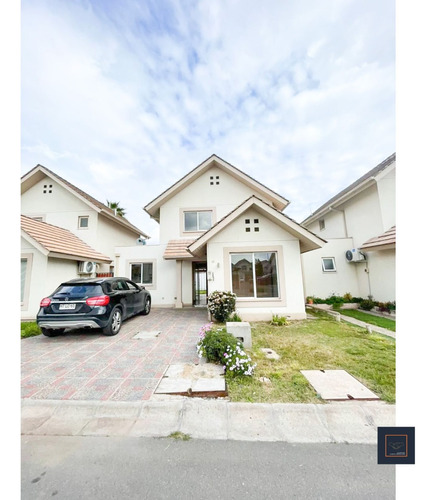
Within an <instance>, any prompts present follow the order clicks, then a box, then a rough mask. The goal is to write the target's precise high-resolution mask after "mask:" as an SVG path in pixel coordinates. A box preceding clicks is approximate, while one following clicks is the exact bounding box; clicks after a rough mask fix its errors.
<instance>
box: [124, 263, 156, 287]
mask: <svg viewBox="0 0 435 500" xmlns="http://www.w3.org/2000/svg"><path fill="white" fill-rule="evenodd" d="M129 264H130V273H129V276H130V278H129V279H130V281H133V283H136V282H135V281H134V280H133V276H132V266H134V265H136V266H141V281H140V283H136V284H137V285H144V286H147V287H151V286H153V285H154V283H155V279H156V278H155V263H154V262H153V261H150V260H143V261H131V262H129ZM144 264H151V283H145V282H144V281H143V265H144Z"/></svg>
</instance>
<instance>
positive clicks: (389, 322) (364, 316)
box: [338, 309, 396, 332]
mask: <svg viewBox="0 0 435 500" xmlns="http://www.w3.org/2000/svg"><path fill="white" fill-rule="evenodd" d="M338 312H339V313H340V314H343V315H344V316H350V317H351V318H355V319H359V320H360V321H365V322H366V323H369V324H371V325H376V326H380V327H382V328H386V329H387V330H391V331H392V332H395V331H396V321H395V320H394V319H389V318H381V317H380V316H374V315H373V314H368V313H365V312H363V311H359V310H356V309H338Z"/></svg>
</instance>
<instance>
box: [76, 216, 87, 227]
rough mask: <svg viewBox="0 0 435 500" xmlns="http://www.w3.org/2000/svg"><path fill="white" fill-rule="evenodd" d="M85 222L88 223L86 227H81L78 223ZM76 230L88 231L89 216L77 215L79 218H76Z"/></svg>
mask: <svg viewBox="0 0 435 500" xmlns="http://www.w3.org/2000/svg"><path fill="white" fill-rule="evenodd" d="M85 219H86V220H87V221H88V224H87V226H86V227H85V226H81V225H80V223H81V221H82V220H85ZM78 228H79V229H89V215H79V218H78Z"/></svg>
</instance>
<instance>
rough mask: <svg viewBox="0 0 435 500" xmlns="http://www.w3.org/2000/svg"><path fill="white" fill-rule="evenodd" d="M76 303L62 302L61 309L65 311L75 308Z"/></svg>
mask: <svg viewBox="0 0 435 500" xmlns="http://www.w3.org/2000/svg"><path fill="white" fill-rule="evenodd" d="M75 308H76V305H75V304H60V306H59V309H60V310H62V311H64V310H65V309H75Z"/></svg>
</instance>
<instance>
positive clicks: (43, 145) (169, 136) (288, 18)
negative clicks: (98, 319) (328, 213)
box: [21, 0, 395, 238]
mask: <svg viewBox="0 0 435 500" xmlns="http://www.w3.org/2000/svg"><path fill="white" fill-rule="evenodd" d="M21 32H22V35H21V54H22V62H21V162H22V167H21V174H24V173H26V172H27V171H28V170H30V169H31V168H33V167H34V166H35V165H36V164H38V163H40V164H42V165H44V166H46V167H48V168H49V169H51V170H53V171H55V172H56V173H58V174H59V175H61V176H62V177H65V178H66V179H67V180H69V181H70V182H72V183H73V184H75V185H77V186H78V187H80V188H81V189H83V190H85V191H86V192H88V193H89V194H91V195H93V196H94V197H95V198H97V199H98V200H100V201H102V202H105V201H106V199H109V200H113V201H119V202H120V204H121V205H122V206H123V207H124V208H125V209H126V211H127V218H128V219H129V220H130V221H131V222H132V223H133V224H135V225H136V226H138V227H139V228H141V229H142V230H143V231H145V232H146V233H148V234H150V235H151V236H153V238H157V237H158V226H157V224H156V223H155V222H154V221H151V220H150V218H149V216H148V215H147V214H146V213H145V212H144V211H143V210H142V207H143V206H144V205H145V204H146V203H148V202H149V201H151V200H152V199H153V198H155V197H156V196H157V195H159V194H160V193H161V192H162V191H163V190H165V189H166V188H167V187H169V186H170V185H171V184H173V183H174V182H176V181H177V180H178V179H179V178H180V177H182V176H183V175H185V174H186V173H187V172H188V171H190V170H191V169H193V168H194V167H195V166H197V165H198V164H199V163H201V162H202V161H203V160H205V159H206V158H208V157H209V156H210V155H211V154H213V153H215V154H217V155H219V156H220V157H222V158H223V159H225V160H227V161H228V162H230V163H231V164H233V165H235V166H236V167H238V168H240V169H241V170H243V171H245V172H246V173H248V174H249V175H251V176H253V177H254V178H256V179H257V180H258V181H260V182H262V183H264V184H266V185H267V186H268V187H270V188H272V189H274V190H275V191H278V192H279V193H280V194H282V195H283V196H285V197H286V198H288V199H289V200H290V201H291V204H290V206H289V207H288V208H287V209H286V211H285V212H286V213H287V215H289V216H290V217H292V218H293V219H295V220H297V221H298V222H301V221H302V220H303V219H304V218H305V217H307V216H308V215H309V214H310V213H311V212H312V211H314V210H315V209H316V208H318V207H319V206H320V205H321V204H322V203H323V202H325V201H326V200H328V199H329V198H330V197H332V196H333V195H334V194H336V193H337V192H338V191H339V190H341V189H343V188H345V187H346V186H347V185H349V184H350V183H352V182H353V181H354V180H356V179H357V178H358V177H359V176H361V175H362V174H364V173H365V172H366V171H368V170H370V169H371V168H373V167H374V166H376V165H377V164H378V163H379V162H381V161H382V160H384V159H385V158H386V157H387V156H389V155H390V154H391V153H393V152H394V151H395V4H394V1H393V0H368V1H364V2H361V1H360V0H354V1H352V0H330V1H324V0H306V1H304V2H301V1H298V0H287V1H284V0H282V1H272V2H265V1H264V0H207V1H200V0H184V1H181V0H180V1H177V0H142V1H139V0H136V1H128V0H125V1H122V2H120V1H116V0H98V1H97V0H23V1H22V7H21Z"/></svg>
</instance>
